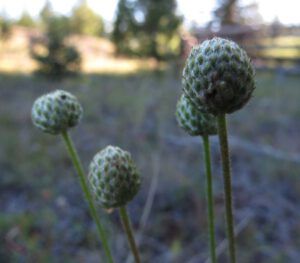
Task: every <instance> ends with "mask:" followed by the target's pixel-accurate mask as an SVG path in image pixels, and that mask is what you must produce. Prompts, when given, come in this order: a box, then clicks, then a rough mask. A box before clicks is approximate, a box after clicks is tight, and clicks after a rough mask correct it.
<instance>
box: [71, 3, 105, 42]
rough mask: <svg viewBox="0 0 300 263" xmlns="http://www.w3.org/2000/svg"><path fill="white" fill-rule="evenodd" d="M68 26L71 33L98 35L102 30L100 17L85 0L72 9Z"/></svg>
mask: <svg viewBox="0 0 300 263" xmlns="http://www.w3.org/2000/svg"><path fill="white" fill-rule="evenodd" d="M70 26H71V31H72V33H76V34H82V35H94V36H99V35H102V34H103V31H104V25H103V20H102V18H101V17H100V16H99V15H97V14H96V13H95V12H94V11H93V10H92V9H91V8H90V7H89V6H88V4H87V1H85V0H83V1H81V3H80V4H79V5H78V6H76V7H75V8H74V9H73V11H72V15H71V17H70Z"/></svg>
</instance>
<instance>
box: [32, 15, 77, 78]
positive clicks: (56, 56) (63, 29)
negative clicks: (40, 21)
mask: <svg viewBox="0 0 300 263" xmlns="http://www.w3.org/2000/svg"><path fill="white" fill-rule="evenodd" d="M47 20H48V24H47V28H46V41H45V42H44V43H41V44H42V45H43V46H44V49H46V52H45V54H41V53H39V52H37V51H35V50H34V49H33V50H32V57H33V58H34V59H35V60H36V61H37V62H38V63H39V64H40V69H39V70H38V72H39V73H42V74H43V75H46V76H47V77H50V78H55V79H59V78H62V77H64V76H65V75H69V74H70V73H76V72H78V71H79V70H80V61H81V60H80V55H79V53H78V52H77V50H76V49H75V48H74V47H72V46H68V45H66V44H65V42H64V39H65V37H66V36H67V35H68V34H69V33H70V30H69V25H68V23H67V18H66V17H63V16H52V17H49V18H47Z"/></svg>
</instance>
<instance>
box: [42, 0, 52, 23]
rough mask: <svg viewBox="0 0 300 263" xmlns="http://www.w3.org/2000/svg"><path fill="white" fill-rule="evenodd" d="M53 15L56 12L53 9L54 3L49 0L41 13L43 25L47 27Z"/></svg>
mask: <svg viewBox="0 0 300 263" xmlns="http://www.w3.org/2000/svg"><path fill="white" fill-rule="evenodd" d="M53 16H54V12H53V9H52V5H51V3H50V1H49V0H47V1H46V3H45V5H44V7H43V8H42V10H41V12H40V15H39V17H40V20H41V23H42V25H43V26H44V27H46V26H47V23H48V21H49V19H50V18H51V17H53Z"/></svg>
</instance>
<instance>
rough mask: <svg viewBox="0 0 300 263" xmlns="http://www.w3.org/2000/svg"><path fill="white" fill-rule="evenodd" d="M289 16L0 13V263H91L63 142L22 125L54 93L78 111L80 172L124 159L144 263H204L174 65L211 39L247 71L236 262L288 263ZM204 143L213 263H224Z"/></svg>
mask: <svg viewBox="0 0 300 263" xmlns="http://www.w3.org/2000/svg"><path fill="white" fill-rule="evenodd" d="M299 8H300V3H299V2H298V1H296V0H285V1H272V0H257V1H253V0H244V1H242V0H206V1H192V0H177V1H176V0H164V1H159V0H110V1H104V0H103V1H102V0H99V1H96V0H88V1H76V0H65V1H59V0H52V1H43V0H30V1H29V0H28V1H26V0H18V1H16V0H1V2H0V100H1V106H0V109H1V111H0V145H1V147H0V171H1V176H0V211H1V212H0V262H99V249H100V251H101V246H100V244H99V240H98V238H97V233H96V229H95V225H94V224H93V222H92V220H91V218H90V216H89V212H88V209H87V205H86V203H85V202H84V201H83V196H82V193H81V189H80V187H79V184H78V181H77V179H76V176H75V175H76V174H75V171H74V169H73V167H72V164H71V162H70V160H69V158H68V156H67V153H66V150H65V148H64V145H63V143H62V140H61V139H60V138H59V137H55V136H51V135H46V134H43V133H41V132H40V131H38V130H37V129H35V128H34V127H33V125H32V123H31V119H30V111H31V106H32V103H33V101H34V100H35V98H36V97H38V96H40V95H42V94H44V93H46V92H50V91H52V90H55V89H64V90H68V91H70V92H72V93H74V94H75V95H76V96H77V97H78V98H79V100H80V101H81V102H82V105H83V107H84V111H85V113H84V118H83V120H82V122H81V124H80V125H79V126H78V127H76V128H75V129H74V130H72V132H71V135H72V137H73V139H74V141H75V144H76V146H77V147H78V151H79V153H80V156H81V157H82V159H83V163H84V166H85V169H87V167H88V164H89V161H90V160H91V158H92V157H93V155H94V154H95V153H96V152H97V151H99V150H100V149H102V148H103V147H105V146H106V145H108V144H113V145H118V146H120V147H121V148H123V149H126V150H128V151H130V152H131V153H132V156H133V158H134V159H135V161H136V163H137V165H138V167H139V169H140V172H141V174H142V176H143V184H142V189H141V191H140V192H139V194H138V196H137V197H136V198H135V199H134V200H133V201H132V202H131V203H130V204H129V211H130V214H131V218H132V221H133V225H134V228H135V229H136V230H137V235H138V240H139V244H140V248H141V253H142V257H143V259H144V260H143V262H155V263H167V262H178V263H179V262H180V263H182V262H184V263H185V262H188V263H200V262H208V261H207V258H208V251H209V250H208V238H207V235H208V233H207V232H208V226H207V220H206V200H205V176H204V167H203V156H202V144H201V138H198V137H189V136H188V135H187V134H185V133H184V132H183V131H181V130H180V129H179V128H178V126H177V124H176V120H175V117H174V111H175V105H176V101H177V99H178V98H179V96H180V93H181V72H182V68H183V66H184V61H185V58H186V56H187V55H188V53H189V51H190V49H191V47H192V46H193V45H195V44H197V43H200V42H201V41H203V40H205V39H207V38H211V37H213V36H221V37H225V38H230V39H233V40H235V41H237V42H238V43H239V44H240V45H241V46H242V47H243V48H244V49H246V51H247V52H248V54H249V55H250V56H251V58H252V61H253V63H254V65H255V67H256V71H257V74H256V81H257V89H256V90H255V92H254V96H253V99H252V100H251V102H250V103H249V104H248V105H247V106H246V107H245V108H244V109H242V110H241V111H238V112H236V113H234V114H232V115H230V116H229V130H230V145H231V154H232V165H233V189H234V204H235V208H236V214H235V220H236V232H237V241H238V259H239V260H238V262H241V263H247V262H249V263H250V262H284V263H286V262H292V263H296V262H299V258H300V251H299V247H300V202H299V200H300V181H299V177H297V176H299V173H300V140H299V130H300V121H299V119H300V106H299V101H300V91H299V89H300V86H299V83H300V16H299ZM211 142H212V155H213V165H214V167H213V172H214V191H215V205H216V207H215V209H216V210H215V211H216V212H215V213H216V225H217V231H216V235H217V241H218V256H219V262H227V261H226V253H227V252H226V242H225V241H224V240H225V229H224V209H223V195H222V187H223V186H222V178H221V171H220V160H219V154H218V141H217V138H216V137H212V138H211ZM99 212H100V213H101V215H102V218H103V221H104V224H105V226H106V228H107V232H108V233H109V234H110V245H111V248H112V250H113V253H114V257H115V259H116V262H130V258H129V257H128V248H127V243H126V238H125V236H124V234H123V232H122V228H121V224H120V221H119V218H118V215H117V213H116V212H115V211H104V210H102V209H99ZM101 262H102V261H101ZM103 262H104V261H103Z"/></svg>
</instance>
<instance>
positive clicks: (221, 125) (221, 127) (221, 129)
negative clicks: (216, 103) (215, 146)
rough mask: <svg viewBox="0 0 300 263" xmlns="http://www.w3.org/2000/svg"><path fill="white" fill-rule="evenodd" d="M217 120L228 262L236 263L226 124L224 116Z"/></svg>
mask: <svg viewBox="0 0 300 263" xmlns="http://www.w3.org/2000/svg"><path fill="white" fill-rule="evenodd" d="M217 119H218V133H219V141H220V150H221V156H222V169H223V180H224V194H225V208H226V221H227V237H228V246H229V256H230V262H231V263H235V262H236V252H235V240H234V218H233V205H232V189H231V168H230V156H229V147H228V135H227V124H226V116H225V114H221V115H218V116H217Z"/></svg>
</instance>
